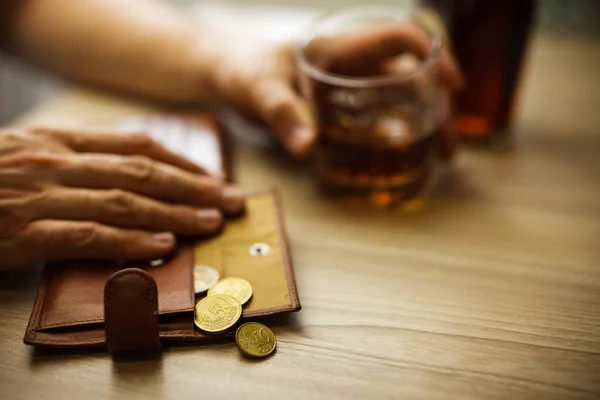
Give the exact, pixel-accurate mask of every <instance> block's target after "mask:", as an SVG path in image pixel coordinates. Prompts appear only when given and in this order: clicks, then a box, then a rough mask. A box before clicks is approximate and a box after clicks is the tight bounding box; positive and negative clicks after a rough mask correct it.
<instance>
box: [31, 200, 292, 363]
mask: <svg viewBox="0 0 600 400" xmlns="http://www.w3.org/2000/svg"><path fill="white" fill-rule="evenodd" d="M257 248H260V249H261V251H256V249H257ZM195 264H201V265H210V266H211V267H213V268H215V269H217V270H218V271H219V272H220V276H221V278H225V277H229V276H237V277H240V278H244V279H246V280H248V281H249V282H250V283H251V284H252V287H253V296H252V299H251V301H250V303H249V304H248V305H247V306H246V307H245V308H244V312H243V315H242V320H245V319H249V318H251V319H255V318H260V317H263V316H267V315H276V314H281V313H286V312H291V311H298V310H300V300H299V298H298V292H297V290H296V282H295V279H294V272H293V269H292V264H291V260H290V255H289V250H288V245H287V240H286V235H285V230H284V226H283V219H282V211H281V207H280V201H279V198H278V196H277V194H276V192H274V191H267V192H262V193H257V194H254V195H251V196H249V197H248V200H247V205H246V213H245V214H244V215H243V216H241V217H238V218H236V219H233V220H231V221H228V222H227V224H226V226H225V228H224V230H223V231H222V232H221V233H220V234H219V235H218V236H215V237H213V238H209V239H205V240H202V241H199V242H189V243H183V244H182V245H180V246H179V248H178V250H177V251H176V252H175V254H173V255H172V257H170V258H169V259H168V260H166V262H165V263H164V264H163V265H160V266H155V267H153V266H149V265H148V263H139V264H131V265H127V266H126V267H128V268H124V266H122V265H117V264H116V263H111V262H98V261H96V262H92V261H73V262H55V263H51V264H48V265H47V266H46V268H45V270H44V274H43V278H42V282H41V285H40V287H39V291H38V294H37V298H36V300H35V304H34V307H33V312H32V314H31V318H30V321H29V325H28V327H27V331H26V332H25V337H24V341H25V343H26V344H30V345H41V346H55V347H96V346H98V347H103V346H107V347H108V349H109V350H110V351H111V352H114V353H122V352H131V351H149V350H158V349H159V348H160V346H161V344H162V343H169V342H176V341H202V340H211V339H214V338H215V336H211V335H206V334H204V333H202V332H201V331H199V330H198V329H197V328H196V327H195V326H194V322H193V310H194V305H195V303H194V288H193V286H194V285H193V266H194V265H195Z"/></svg>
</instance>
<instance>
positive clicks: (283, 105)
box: [267, 98, 294, 121]
mask: <svg viewBox="0 0 600 400" xmlns="http://www.w3.org/2000/svg"><path fill="white" fill-rule="evenodd" d="M293 107H294V102H293V100H292V99H289V98H280V99H277V100H274V101H272V102H271V103H270V104H269V105H268V108H267V115H268V117H269V119H270V120H271V121H278V120H280V119H282V118H285V116H286V115H287V114H288V113H289V111H290V110H291V109H292V108H293Z"/></svg>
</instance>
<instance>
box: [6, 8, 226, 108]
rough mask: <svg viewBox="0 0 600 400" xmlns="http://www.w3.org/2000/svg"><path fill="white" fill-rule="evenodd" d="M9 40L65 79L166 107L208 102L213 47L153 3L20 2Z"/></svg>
mask: <svg viewBox="0 0 600 400" xmlns="http://www.w3.org/2000/svg"><path fill="white" fill-rule="evenodd" d="M9 39H10V42H11V43H12V45H13V46H14V48H15V49H16V51H17V52H18V53H19V54H20V55H22V56H24V57H25V58H27V59H29V60H31V61H33V62H35V63H38V64H40V65H42V66H44V67H45V68H48V69H50V70H52V71H54V72H56V73H58V74H60V75H62V76H65V77H67V78H70V79H75V80H79V81H83V82H85V83H90V84H94V85H101V86H105V87H110V88H113V89H118V90H123V91H128V92H132V93H135V94H139V95H142V96H147V97H152V98H155V99H158V100H164V101H171V102H197V101H201V100H203V99H206V98H208V97H211V96H213V95H214V88H213V83H212V77H211V73H212V70H213V69H214V68H217V66H216V65H215V64H216V59H217V58H216V53H215V52H213V51H212V48H213V47H212V46H213V44H211V42H210V41H208V40H204V38H203V37H202V35H201V30H200V29H199V28H197V27H194V26H193V24H192V23H191V22H190V21H188V20H186V18H185V17H184V16H182V15H180V14H178V13H177V11H175V10H173V9H171V8H170V7H169V6H168V5H166V4H163V3H159V2H156V1H152V0H127V1H122V0H26V1H24V4H22V6H21V7H20V8H19V9H18V10H17V12H16V13H15V16H14V18H13V22H12V26H11V30H10V37H9ZM203 41H204V43H203Z"/></svg>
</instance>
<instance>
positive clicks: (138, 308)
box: [104, 268, 161, 357]
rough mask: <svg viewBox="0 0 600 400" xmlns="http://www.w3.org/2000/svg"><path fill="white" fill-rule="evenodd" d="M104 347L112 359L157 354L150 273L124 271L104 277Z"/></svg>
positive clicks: (155, 301) (155, 296)
mask: <svg viewBox="0 0 600 400" xmlns="http://www.w3.org/2000/svg"><path fill="white" fill-rule="evenodd" d="M104 318H105V334H106V347H107V348H108V351H109V352H110V353H111V354H112V355H113V357H114V356H118V355H121V354H126V353H131V352H141V351H158V350H160V347H161V344H160V340H159V338H158V294H157V289H156V282H155V281H154V279H153V278H152V276H151V275H150V274H148V273H147V272H144V271H142V270H141V269H138V268H127V269H124V270H121V271H119V272H116V273H114V274H112V275H111V276H110V278H108V281H107V282H106V286H105V287H104Z"/></svg>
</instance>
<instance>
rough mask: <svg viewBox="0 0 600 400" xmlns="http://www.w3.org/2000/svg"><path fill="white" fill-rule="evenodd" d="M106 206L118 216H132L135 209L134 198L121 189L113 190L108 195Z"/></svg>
mask: <svg viewBox="0 0 600 400" xmlns="http://www.w3.org/2000/svg"><path fill="white" fill-rule="evenodd" d="M104 200H105V205H106V207H107V208H108V209H109V210H110V211H111V212H112V213H113V214H118V215H123V216H126V215H130V214H131V213H132V212H133V211H134V208H135V200H134V198H133V196H132V195H131V194H130V193H128V192H126V191H124V190H121V189H112V190H110V191H109V192H108V194H107V195H106V198H105V199H104Z"/></svg>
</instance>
